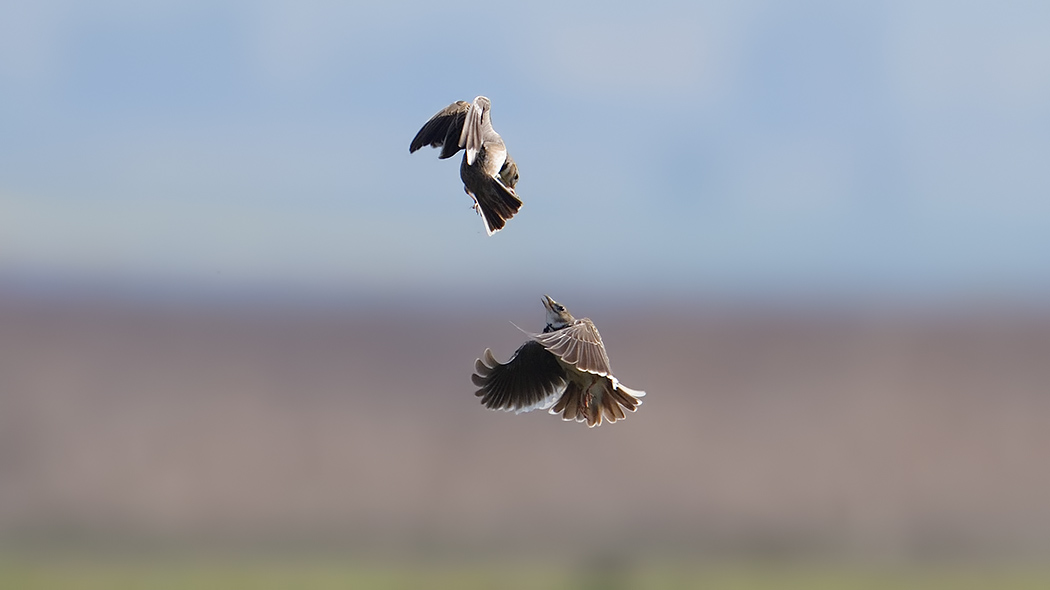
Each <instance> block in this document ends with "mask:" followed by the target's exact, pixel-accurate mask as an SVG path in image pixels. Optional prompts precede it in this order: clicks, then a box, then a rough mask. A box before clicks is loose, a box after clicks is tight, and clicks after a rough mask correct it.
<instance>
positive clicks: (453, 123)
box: [408, 100, 470, 160]
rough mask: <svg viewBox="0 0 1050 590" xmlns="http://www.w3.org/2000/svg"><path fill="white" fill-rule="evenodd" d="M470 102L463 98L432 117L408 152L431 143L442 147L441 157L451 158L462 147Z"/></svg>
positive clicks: (413, 140) (417, 135)
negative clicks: (460, 139)
mask: <svg viewBox="0 0 1050 590" xmlns="http://www.w3.org/2000/svg"><path fill="white" fill-rule="evenodd" d="M469 109H470V103H469V102H464V101H462V100H457V101H456V102H454V103H452V104H450V105H448V106H447V107H445V108H443V109H441V111H440V112H439V113H438V114H436V115H434V116H433V117H431V118H430V120H429V121H427V122H426V124H425V125H423V128H422V129H420V130H419V133H417V134H416V136H415V138H413V139H412V143H411V144H410V145H409V146H408V152H409V153H412V152H415V151H416V150H418V149H419V148H421V147H423V146H425V145H429V146H430V147H439V148H441V155H439V156H438V158H440V159H442V160H443V159H445V158H451V157H452V156H454V155H456V152H458V151H459V150H460V149H462V148H460V147H459V136H460V135H461V134H462V133H463V121H464V119H466V116H467V111H468V110H469Z"/></svg>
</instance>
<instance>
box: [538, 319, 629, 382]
mask: <svg viewBox="0 0 1050 590" xmlns="http://www.w3.org/2000/svg"><path fill="white" fill-rule="evenodd" d="M532 337H533V339H534V340H535V341H536V342H539V343H540V344H541V345H543V348H545V349H547V350H549V351H550V352H551V353H552V354H554V355H555V356H556V357H558V358H559V359H561V360H562V361H563V362H565V363H568V364H570V365H576V368H577V369H579V370H581V371H586V372H588V373H594V374H595V375H602V376H606V375H611V374H612V373H611V372H610V369H609V355H608V354H606V353H605V344H603V343H602V335H601V334H599V333H598V328H596V327H594V322H592V321H591V320H590V319H588V318H583V319H582V320H576V322H574V323H573V324H572V325H571V326H568V327H566V328H562V329H561V330H555V331H553V332H547V333H544V334H533V335H532Z"/></svg>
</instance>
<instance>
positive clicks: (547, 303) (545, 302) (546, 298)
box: [543, 295, 555, 311]
mask: <svg viewBox="0 0 1050 590" xmlns="http://www.w3.org/2000/svg"><path fill="white" fill-rule="evenodd" d="M554 303H555V301H554V300H553V299H551V296H550V295H544V296H543V307H546V308H547V310H548V311H550V309H551V308H552V307H554Z"/></svg>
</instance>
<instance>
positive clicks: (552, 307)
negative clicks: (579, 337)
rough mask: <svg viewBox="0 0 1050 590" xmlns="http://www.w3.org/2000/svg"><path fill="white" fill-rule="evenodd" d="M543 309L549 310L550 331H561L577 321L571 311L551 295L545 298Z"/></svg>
mask: <svg viewBox="0 0 1050 590" xmlns="http://www.w3.org/2000/svg"><path fill="white" fill-rule="evenodd" d="M543 307H545V308H546V309H547V328H548V329H550V330H560V329H562V328H564V327H566V326H568V325H569V324H571V323H573V322H574V321H576V320H575V318H573V317H572V314H571V313H569V310H567V309H565V306H564V305H562V304H560V303H558V302H557V301H555V300H553V299H551V296H550V295H544V296H543Z"/></svg>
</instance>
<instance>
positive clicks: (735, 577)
mask: <svg viewBox="0 0 1050 590" xmlns="http://www.w3.org/2000/svg"><path fill="white" fill-rule="evenodd" d="M0 588H3V589H12V590H13V589H20V590H21V589H25V590H36V589H40V590H44V589H47V590H62V589H77V590H95V589H98V590H103V589H105V590H126V589H138V588H143V589H146V588H149V589H157V590H166V589H182V588H194V589H205V590H207V589H212V588H214V589H264V590H265V589H271V588H272V589H275V590H276V589H285V588H303V589H309V588H317V589H327V588H333V589H335V588H367V589H377V590H400V589H406V590H407V589H413V590H415V589H419V588H428V589H434V590H442V589H449V590H451V589H456V590H471V589H474V588H477V589H482V588H484V589H490V588H502V589H508V590H515V589H519V588H520V589H526V588H548V589H551V590H559V589H565V590H569V589H580V590H599V589H601V590H618V589H622V590H628V589H633V588H644V589H649V590H659V589H663V588H667V589H684V588H725V589H729V590H761V589H766V588H769V589H773V588H776V589H785V588H799V589H801V588H806V589H812V590H823V589H827V590H831V589H836V590H838V589H859V590H867V589H870V590H875V589H882V588H893V589H903V590H908V589H934V590H937V589H944V590H949V589H951V590H968V589H973V590H977V589H981V590H983V589H988V588H996V589H1006V590H1010V589H1018V590H1021V589H1025V590H1028V589H1031V590H1036V589H1039V590H1042V589H1045V588H1050V566H978V565H967V564H957V565H952V566H912V567H897V568H874V567H859V566H854V567H850V566H842V565H834V566H818V565H795V564H774V565H770V564H748V563H742V564H716V565H666V566H661V567H658V566H647V567H641V568H635V569H630V570H623V569H619V568H617V569H615V571H607V572H603V571H598V570H596V569H594V568H573V567H568V566H563V567H545V566H542V565H541V566H520V565H519V566H498V565H484V566H468V565H455V566H451V565H443V564H412V565H410V566H407V567H401V566H398V565H396V564H372V565H369V564H362V563H351V564H344V563H339V562H337V561H303V560H299V561H294V560H293V561H284V560H272V561H268V560H256V559H249V560H208V559H197V560H163V559H139V560H120V559H102V560H98V559H94V560H86V559H65V558H63V559H59V560H48V559H17V560H14V559H7V560H3V561H0Z"/></svg>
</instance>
